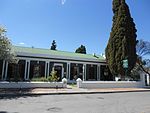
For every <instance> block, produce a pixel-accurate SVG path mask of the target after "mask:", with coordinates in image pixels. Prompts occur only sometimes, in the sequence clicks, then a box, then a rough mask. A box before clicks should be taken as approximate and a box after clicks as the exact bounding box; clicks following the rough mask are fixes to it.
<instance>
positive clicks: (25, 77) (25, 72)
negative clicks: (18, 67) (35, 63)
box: [24, 60, 27, 80]
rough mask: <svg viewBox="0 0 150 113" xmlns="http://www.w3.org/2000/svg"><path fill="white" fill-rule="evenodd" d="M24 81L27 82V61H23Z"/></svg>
mask: <svg viewBox="0 0 150 113" xmlns="http://www.w3.org/2000/svg"><path fill="white" fill-rule="evenodd" d="M24 80H27V61H26V60H25V68H24Z"/></svg>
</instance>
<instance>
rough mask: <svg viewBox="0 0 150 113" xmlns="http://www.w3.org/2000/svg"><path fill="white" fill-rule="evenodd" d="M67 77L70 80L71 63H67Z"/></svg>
mask: <svg viewBox="0 0 150 113" xmlns="http://www.w3.org/2000/svg"><path fill="white" fill-rule="evenodd" d="M67 79H69V80H70V63H67Z"/></svg>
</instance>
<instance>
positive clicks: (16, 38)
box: [0, 0, 150, 54]
mask: <svg viewBox="0 0 150 113" xmlns="http://www.w3.org/2000/svg"><path fill="white" fill-rule="evenodd" d="M126 3H127V4H128V5H129V8H130V12H131V16H132V18H133V19H134V22H135V24H136V29H137V39H143V40H145V41H150V0H126ZM112 16H113V12H112V0H0V25H1V26H3V27H5V28H6V30H7V36H8V37H9V38H10V40H11V42H12V44H13V45H18V46H27V47H35V48H47V49H49V48H50V46H51V43H52V41H53V40H56V44H57V49H58V50H61V51H69V52H74V51H75V50H76V49H77V48H78V47H79V46H80V45H81V44H82V45H84V46H85V47H86V49H87V53H88V54H93V53H96V54H101V53H104V52H105V48H106V45H107V42H108V39H109V35H110V31H111V27H112Z"/></svg>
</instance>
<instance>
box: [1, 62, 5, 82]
mask: <svg viewBox="0 0 150 113" xmlns="http://www.w3.org/2000/svg"><path fill="white" fill-rule="evenodd" d="M4 70H5V60H3V67H2V78H1V79H2V80H3V79H4Z"/></svg>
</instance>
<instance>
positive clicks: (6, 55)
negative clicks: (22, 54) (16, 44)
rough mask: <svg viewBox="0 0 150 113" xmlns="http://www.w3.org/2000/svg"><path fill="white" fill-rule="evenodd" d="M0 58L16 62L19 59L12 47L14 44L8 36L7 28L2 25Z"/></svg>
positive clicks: (0, 28)
mask: <svg viewBox="0 0 150 113" xmlns="http://www.w3.org/2000/svg"><path fill="white" fill-rule="evenodd" d="M0 60H6V61H8V62H11V63H16V62H17V59H16V58H15V54H14V52H13V49H12V44H11V42H10V41H9V39H8V38H7V36H6V30H5V29H4V28H3V27H1V26H0Z"/></svg>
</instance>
